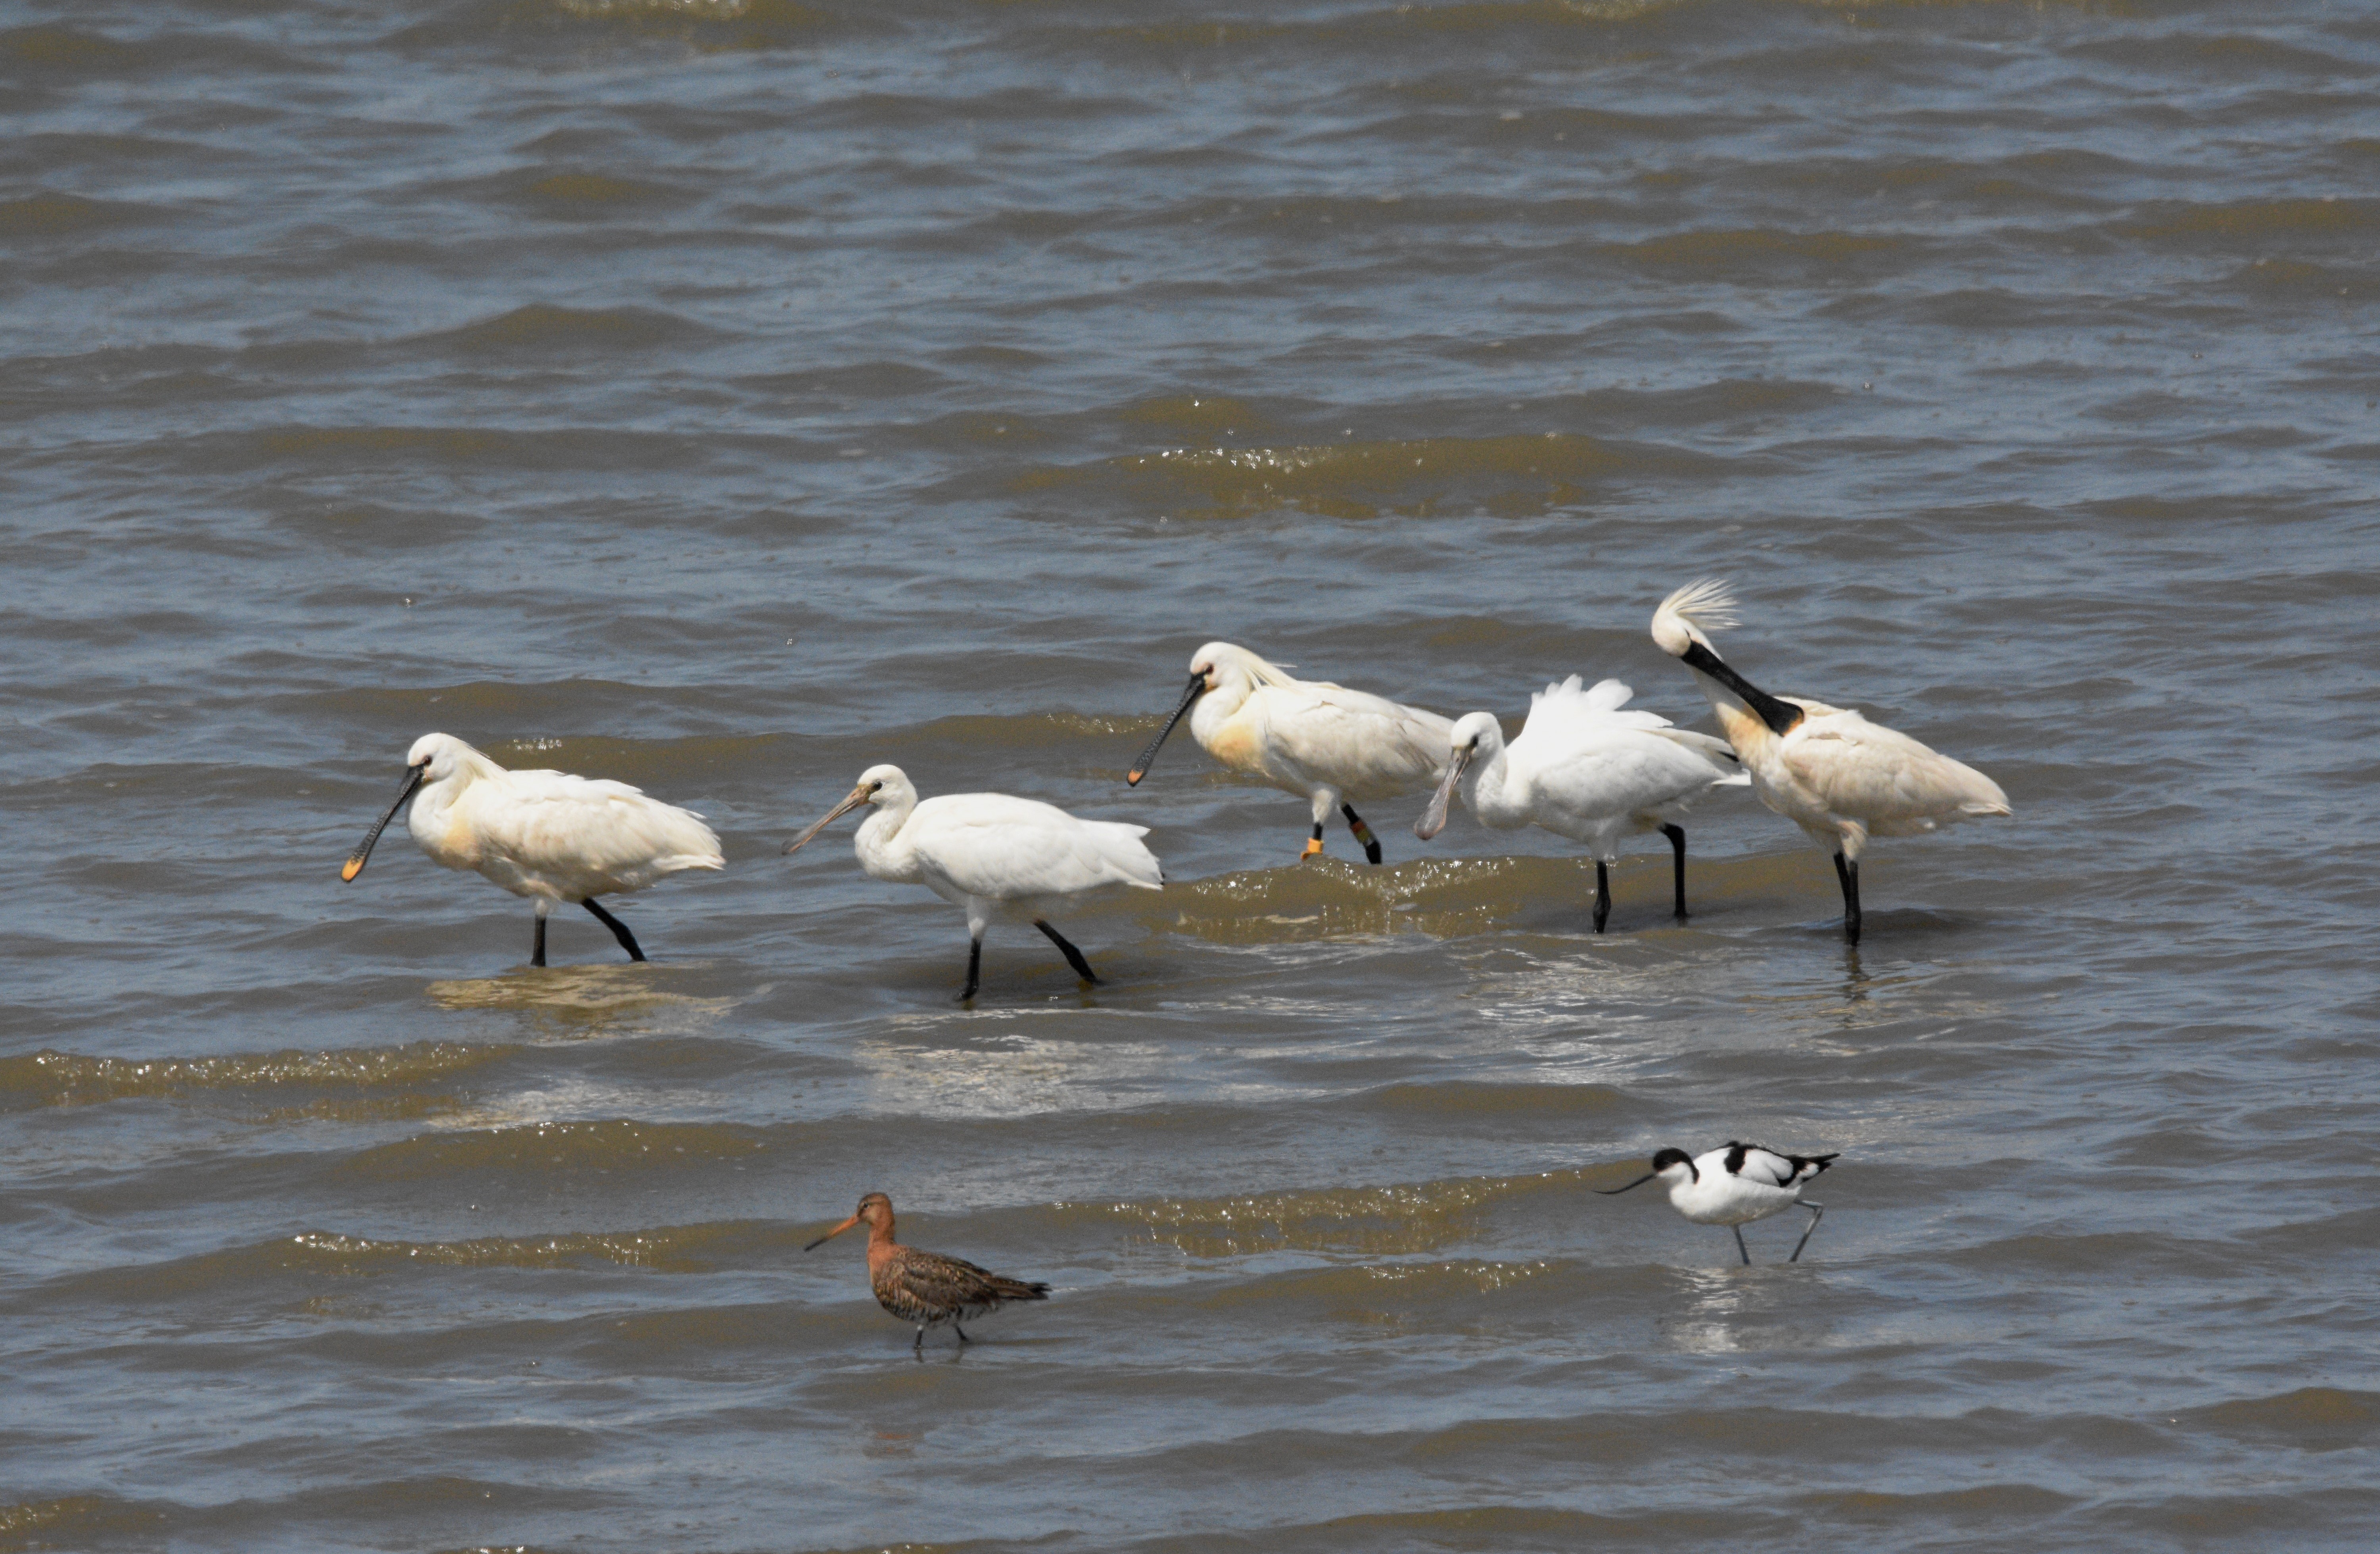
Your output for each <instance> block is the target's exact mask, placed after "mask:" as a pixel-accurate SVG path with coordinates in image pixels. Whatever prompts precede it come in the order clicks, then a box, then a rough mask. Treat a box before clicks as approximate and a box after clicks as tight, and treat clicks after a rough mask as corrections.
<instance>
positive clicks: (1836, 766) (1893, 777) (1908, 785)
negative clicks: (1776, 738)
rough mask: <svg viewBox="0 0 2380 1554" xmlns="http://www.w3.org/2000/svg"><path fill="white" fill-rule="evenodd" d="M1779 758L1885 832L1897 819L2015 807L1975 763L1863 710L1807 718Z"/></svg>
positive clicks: (1832, 803)
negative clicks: (1869, 716) (1958, 758)
mask: <svg viewBox="0 0 2380 1554" xmlns="http://www.w3.org/2000/svg"><path fill="white" fill-rule="evenodd" d="M1778 755H1779V759H1780V760H1781V761H1782V762H1783V763H1784V765H1785V768H1786V770H1787V771H1791V773H1792V774H1793V776H1794V777H1795V778H1796V779H1797V780H1798V781H1799V782H1801V783H1803V785H1804V786H1806V787H1807V788H1809V789H1810V790H1811V791H1812V792H1814V793H1815V794H1817V795H1821V796H1822V797H1823V798H1824V800H1825V801H1826V803H1827V804H1828V806H1829V807H1832V808H1834V809H1837V810H1839V811H1840V812H1842V813H1845V814H1852V815H1858V816H1860V817H1861V818H1862V819H1866V820H1867V821H1868V825H1869V829H1870V830H1871V831H1874V832H1877V833H1878V834H1889V832H1888V830H1887V828H1888V827H1889V826H1890V825H1892V824H1893V823H1895V822H1897V821H1917V820H1922V819H1927V818H1930V817H1940V816H1947V815H1956V814H1961V813H1964V814H1970V815H2005V814H2007V813H2008V812H2009V807H2008V795H2006V794H2004V793H2002V792H2001V791H2000V788H1999V784H1998V783H1995V782H1993V781H1992V780H1991V779H1990V778H1988V777H1986V776H1985V775H1984V774H1983V773H1982V772H1980V771H1976V770H1975V769H1974V768H1973V767H1971V766H1968V765H1965V764H1964V763H1962V762H1960V761H1955V760H1952V759H1950V758H1949V757H1948V756H1946V755H1943V754H1942V753H1941V752H1940V751H1938V750H1936V749H1934V748H1932V747H1929V746H1927V745H1925V743H1923V742H1922V741H1920V740H1916V739H1913V738H1911V737H1910V736H1909V735H1905V734H1903V733H1901V732H1900V730H1899V729H1892V728H1887V727H1885V726H1884V725H1883V724H1881V723H1872V722H1868V721H1867V719H1865V718H1864V717H1862V716H1861V715H1860V714H1859V713H1857V712H1833V713H1829V714H1828V715H1827V716H1825V717H1820V718H1810V719H1807V720H1805V721H1803V722H1802V723H1801V724H1799V725H1798V726H1797V727H1795V728H1794V730H1793V731H1792V732H1791V734H1789V735H1786V736H1785V738H1784V739H1783V740H1782V741H1781V742H1780V744H1779V750H1778Z"/></svg>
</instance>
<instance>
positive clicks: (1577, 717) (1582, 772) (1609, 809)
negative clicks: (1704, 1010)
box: [1414, 674, 1746, 933]
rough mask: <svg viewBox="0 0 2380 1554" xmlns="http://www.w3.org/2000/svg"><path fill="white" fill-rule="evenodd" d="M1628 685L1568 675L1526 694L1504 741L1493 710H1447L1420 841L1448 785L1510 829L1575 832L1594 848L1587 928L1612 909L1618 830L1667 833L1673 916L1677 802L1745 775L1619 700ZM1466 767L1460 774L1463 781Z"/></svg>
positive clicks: (1704, 739) (1726, 754)
mask: <svg viewBox="0 0 2380 1554" xmlns="http://www.w3.org/2000/svg"><path fill="white" fill-rule="evenodd" d="M1634 694H1635V693H1634V692H1633V691H1632V690H1630V689H1629V688H1628V687H1627V686H1624V685H1622V684H1621V683H1620V682H1619V681H1617V680H1605V681H1602V682H1601V683H1599V684H1597V686H1596V687H1595V688H1594V689H1593V690H1581V689H1580V688H1579V676H1577V675H1575V674H1573V675H1572V676H1571V677H1570V678H1569V679H1567V680H1564V681H1563V682H1562V683H1561V684H1560V685H1558V686H1547V687H1546V688H1545V689H1544V690H1542V691H1538V692H1536V694H1534V695H1532V696H1531V697H1530V698H1529V722H1528V724H1527V726H1526V727H1524V728H1523V729H1522V730H1521V735H1520V737H1519V738H1517V739H1515V740H1513V741H1512V743H1511V744H1510V745H1507V744H1505V743H1504V727H1503V725H1502V724H1501V723H1500V722H1497V721H1496V715H1495V714H1494V713H1492V712H1472V713H1468V714H1466V715H1465V716H1463V717H1462V718H1460V719H1458V720H1456V722H1455V724H1454V727H1453V729H1452V731H1451V733H1450V735H1448V738H1449V740H1450V743H1451V748H1452V751H1453V759H1452V761H1451V763H1450V764H1449V765H1448V767H1447V770H1446V776H1445V777H1444V778H1443V779H1442V780H1441V781H1440V782H1439V784H1438V792H1437V793H1436V794H1435V795H1432V796H1431V798H1430V801H1429V807H1428V808H1427V810H1425V811H1423V813H1422V817H1421V819H1418V820H1415V822H1414V834H1415V836H1418V837H1420V838H1421V839H1422V840H1423V841H1425V842H1427V841H1428V840H1429V839H1430V838H1431V837H1433V836H1436V835H1437V834H1438V833H1439V831H1440V830H1442V829H1443V828H1444V827H1445V825H1446V812H1447V807H1448V806H1449V805H1450V804H1451V803H1452V802H1453V798H1454V791H1455V789H1456V787H1457V786H1458V785H1460V786H1462V788H1463V802H1464V803H1466V804H1468V805H1469V806H1470V807H1471V812H1472V813H1473V814H1474V815H1476V816H1477V817H1478V818H1479V821H1480V823H1481V824H1482V825H1487V826H1491V827H1493V828H1495V829H1496V830H1498V831H1514V830H1517V829H1519V828H1520V827H1522V826H1525V825H1536V826H1542V827H1544V828H1545V829H1546V830H1548V831H1549V832H1553V833H1554V834H1555V835H1557V836H1567V837H1569V838H1570V839H1571V840H1572V841H1573V842H1584V843H1585V844H1587V846H1588V848H1589V850H1590V851H1591V852H1592V853H1593V855H1594V857H1595V931H1596V932H1597V933H1601V932H1602V931H1603V925H1604V922H1605V920H1606V919H1607V918H1609V917H1610V916H1611V872H1610V866H1611V865H1612V864H1614V863H1616V862H1618V861H1619V858H1620V839H1621V837H1623V836H1629V835H1633V834H1634V833H1635V832H1647V831H1658V832H1660V833H1661V834H1662V835H1664V836H1666V837H1668V838H1669V839H1670V851H1671V855H1672V857H1673V859H1674V863H1673V868H1672V875H1673V880H1674V884H1675V887H1676V896H1677V915H1678V916H1679V917H1684V916H1685V915H1686V832H1685V828H1684V827H1682V826H1680V825H1679V824H1677V820H1678V819H1679V818H1680V817H1682V815H1684V814H1685V812H1686V807H1687V806H1688V805H1690V804H1692V803H1693V802H1694V800H1695V799H1697V798H1700V797H1701V796H1702V795H1705V794H1706V793H1708V792H1710V790H1711V789H1713V788H1715V787H1718V786H1721V785H1723V784H1726V783H1735V784H1737V785H1739V786H1741V785H1742V784H1743V783H1744V782H1745V781H1746V779H1745V777H1744V775H1743V770H1742V768H1741V767H1740V766H1739V764H1738V763H1737V761H1736V759H1735V752H1734V751H1732V750H1730V749H1729V748H1728V746H1727V741H1726V740H1724V739H1720V738H1717V737H1715V736H1713V735H1707V734H1696V733H1694V732H1693V731H1692V730H1690V729H1682V728H1672V727H1670V720H1669V719H1667V718H1664V717H1662V716H1660V715H1659V714H1658V713H1654V712H1641V711H1640V712H1626V711H1622V710H1621V708H1623V707H1625V706H1626V705H1627V703H1628V698H1630V697H1632V696H1633V695H1634ZM1466 776H1467V777H1468V778H1469V779H1470V781H1469V782H1468V783H1464V781H1463V779H1464V778H1465V777H1466Z"/></svg>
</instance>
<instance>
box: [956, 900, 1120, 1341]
mask: <svg viewBox="0 0 2380 1554" xmlns="http://www.w3.org/2000/svg"><path fill="white" fill-rule="evenodd" d="M1033 926H1034V927H1035V928H1037V929H1040V930H1041V931H1042V932H1043V933H1044V934H1046V935H1048V936H1049V940H1050V943H1052V944H1055V945H1056V946H1057V947H1058V953H1060V954H1062V955H1063V956H1065V957H1066V964H1067V965H1071V966H1073V967H1074V968H1075V976H1077V977H1081V978H1082V979H1083V980H1084V981H1086V982H1089V983H1092V984H1094V985H1096V984H1097V983H1098V981H1099V978H1098V977H1094V976H1092V975H1091V963H1090V962H1088V961H1087V960H1085V959H1083V953H1082V952H1081V951H1080V950H1077V949H1075V947H1074V946H1073V945H1072V944H1069V943H1067V942H1066V936H1065V935H1064V934H1062V933H1060V932H1059V931H1058V930H1057V929H1053V928H1051V927H1050V925H1049V924H1047V923H1045V922H1043V921H1042V920H1041V919H1040V918H1038V917H1036V918H1034V919H1033ZM951 1325H952V1326H953V1327H956V1326H958V1324H957V1323H955V1322H953V1323H952V1324H951Z"/></svg>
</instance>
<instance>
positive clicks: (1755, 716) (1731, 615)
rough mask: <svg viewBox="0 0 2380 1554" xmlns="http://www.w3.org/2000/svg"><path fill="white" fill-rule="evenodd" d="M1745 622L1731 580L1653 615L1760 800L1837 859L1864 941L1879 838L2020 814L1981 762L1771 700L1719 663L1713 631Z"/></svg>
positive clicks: (1850, 932) (1849, 934) (1678, 598)
mask: <svg viewBox="0 0 2380 1554" xmlns="http://www.w3.org/2000/svg"><path fill="white" fill-rule="evenodd" d="M1731 625H1735V599H1734V596H1733V595H1732V594H1730V592H1729V591H1728V588H1727V585H1726V584H1725V583H1724V582H1720V581H1718V580H1716V579H1706V580H1704V581H1702V582H1699V583H1690V584H1688V585H1687V586H1686V587H1684V588H1682V589H1679V590H1678V591H1677V592H1675V593H1673V594H1671V595H1670V597H1669V598H1667V599H1665V600H1663V601H1661V607H1660V608H1659V609H1658V610H1656V611H1654V612H1653V640H1654V642H1655V643H1657V644H1658V646H1659V647H1660V649H1661V650H1662V651H1663V652H1665V653H1670V654H1673V655H1675V656H1676V657H1678V658H1681V659H1683V660H1684V661H1685V664H1686V667H1687V668H1688V669H1691V670H1693V671H1694V679H1695V680H1696V681H1697V682H1698V683H1700V685H1701V686H1702V688H1703V695H1705V696H1706V697H1708V698H1710V704H1711V709H1712V710H1713V711H1715V712H1717V713H1718V726H1719V732H1720V733H1722V734H1724V735H1727V739H1728V743H1729V744H1730V745H1732V746H1734V747H1735V753H1736V755H1737V757H1738V758H1739V759H1742V760H1743V769H1744V771H1747V772H1749V773H1750V774H1751V776H1752V791H1753V792H1754V793H1755V794H1758V795H1760V802H1761V803H1763V804H1765V805H1767V807H1769V808H1771V809H1773V810H1775V811H1776V812H1777V813H1779V815H1782V816H1784V817H1785V818H1786V819H1789V820H1791V821H1792V822H1793V823H1794V824H1795V825H1797V826H1800V827H1801V828H1802V832H1803V834H1804V835H1805V836H1807V837H1809V839H1810V840H1811V841H1812V842H1815V843H1816V844H1818V846H1819V848H1820V849H1821V850H1823V851H1825V852H1828V853H1831V854H1833V855H1834V859H1835V878H1836V880H1838V881H1839V882H1840V884H1841V885H1842V888H1843V935H1844V937H1845V938H1847V939H1849V940H1850V941H1852V943H1854V944H1856V943H1858V942H1859V936H1860V896H1859V860H1860V854H1861V853H1862V852H1863V851H1864V850H1865V848H1866V846H1867V841H1868V838H1869V837H1871V836H1916V835H1920V834H1922V833H1924V832H1929V831H1932V830H1934V829H1935V828H1936V827H1937V826H1946V825H1949V824H1950V823H1951V822H1953V821H1955V820H1963V819H1968V818H1969V817H1970V816H1979V815H2006V814H2008V813H2010V809H2009V801H2008V795H2006V794H2004V793H2002V792H2001V791H2000V785H1999V784H1998V783H1995V782H1993V781H1992V780H1991V779H1990V778H1988V777H1986V776H1985V775H1984V774H1983V773H1982V772H1980V771H1976V770H1975V769H1974V768H1973V767H1972V766H1967V765H1964V764H1962V763H1961V762H1959V761H1955V760H1952V759H1950V758H1949V757H1948V756H1946V755H1943V754H1941V753H1940V752H1938V751H1937V750H1934V749H1932V748H1929V747H1926V746H1925V745H1922V744H1920V743H1918V742H1917V741H1916V740H1914V739H1912V738H1910V737H1909V735H1905V734H1902V733H1900V731H1899V730H1897V729H1889V728H1887V727H1885V726H1884V725H1883V724H1882V723H1872V722H1868V721H1867V720H1866V719H1865V718H1864V717H1862V716H1860V714H1859V713H1857V712H1853V711H1848V710H1844V709H1842V708H1840V707H1829V706H1828V705H1827V704H1826V703H1825V702H1823V701H1812V700H1809V699H1807V698H1803V697H1798V696H1785V697H1778V696H1770V695H1769V694H1768V693H1767V692H1766V691H1763V690H1761V689H1760V688H1759V687H1757V686H1754V685H1753V684H1752V682H1750V681H1749V680H1746V679H1745V678H1744V677H1743V675H1741V674H1737V673H1736V672H1735V671H1734V670H1733V669H1732V668H1730V667H1729V666H1728V665H1727V664H1726V663H1724V662H1720V659H1719V656H1718V650H1716V649H1714V648H1713V647H1712V646H1711V639H1710V637H1708V636H1707V635H1706V634H1707V633H1709V632H1713V631H1725V630H1726V629H1727V628H1728V627H1730V626H1731Z"/></svg>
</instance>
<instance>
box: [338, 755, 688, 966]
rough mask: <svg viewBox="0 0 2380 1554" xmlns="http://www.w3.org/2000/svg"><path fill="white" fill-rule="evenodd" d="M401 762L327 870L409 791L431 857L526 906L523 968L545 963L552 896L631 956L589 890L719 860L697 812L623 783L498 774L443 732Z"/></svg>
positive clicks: (360, 857) (352, 869)
mask: <svg viewBox="0 0 2380 1554" xmlns="http://www.w3.org/2000/svg"><path fill="white" fill-rule="evenodd" d="M405 765H406V774H405V786H404V787H402V788H400V789H398V790H397V795H396V802H395V803H394V804H392V805H390V806H389V807H388V813H386V814H384V815H383V816H382V817H381V818H380V820H379V822H378V823H377V824H375V825H374V826H373V827H372V828H371V830H370V831H369V832H366V833H365V834H364V839H363V844H362V845H360V846H358V848H357V849H356V850H355V851H354V852H353V853H351V854H349V855H348V856H347V862H346V867H345V868H342V869H340V870H339V878H340V879H342V880H353V879H354V878H355V877H356V876H357V875H358V874H361V873H362V872H363V871H364V865H365V863H366V862H368V861H369V860H370V857H371V850H372V844H374V843H376V842H378V841H379V840H380V833H381V832H383V831H384V830H386V829H387V827H388V822H389V821H391V820H393V819H396V812H397V811H398V810H399V809H402V808H404V807H405V801H406V800H407V799H408V798H409V799H411V800H413V812H412V813H411V814H409V815H407V817H406V819H405V824H406V829H407V830H408V831H410V832H412V833H413V840H414V842H415V843H416V844H418V845H419V847H420V848H421V850H422V851H423V852H425V853H427V854H429V855H430V860H431V862H432V863H436V864H440V865H443V867H445V868H468V869H473V870H476V871H477V872H478V873H479V874H480V875H481V876H482V877H483V878H485V879H487V880H490V881H491V882H492V883H494V884H498V885H502V886H503V887H504V889H506V890H508V891H510V892H513V894H515V895H519V896H527V897H528V898H529V899H530V900H531V901H533V902H535V903H536V904H537V938H536V941H535V942H534V945H533V947H532V948H531V950H530V951H529V958H528V964H529V965H544V964H545V918H546V915H547V914H548V913H550V912H552V911H553V905H554V903H556V902H561V901H575V902H577V904H579V905H581V906H584V907H585V908H587V910H588V911H589V912H591V913H593V914H594V916H595V920H596V921H597V922H599V923H601V924H602V925H603V926H604V927H605V928H607V929H611V930H612V937H613V938H614V939H616V940H618V941H620V948H622V949H623V950H625V951H627V952H628V958H629V959H630V960H632V961H640V960H643V959H644V958H645V953H644V952H643V951H642V950H640V949H638V948H637V936H636V935H635V934H632V933H630V932H629V931H628V925H627V924H625V923H624V922H622V921H620V919H619V918H617V917H613V916H612V914H610V913H609V912H606V911H604V910H603V908H602V907H601V906H599V905H597V904H596V902H595V898H596V897H597V896H599V895H623V894H625V893H626V892H630V891H641V890H643V889H644V888H645V887H646V886H647V885H650V884H651V883H652V882H653V881H654V880H658V879H660V878H661V877H662V875H664V874H674V873H676V872H677V871H678V870H679V869H681V868H720V867H722V865H724V864H725V862H726V860H725V859H724V858H722V857H721V856H720V854H719V838H718V837H716V836H714V835H712V834H711V831H710V827H709V826H707V825H704V824H703V823H702V817H701V816H699V815H698V814H696V813H694V811H692V810H690V809H680V808H678V807H676V806H674V805H669V804H663V803H662V801H661V800H659V799H657V798H647V797H646V796H645V795H643V794H642V793H640V792H638V791H637V789H635V788H632V787H630V786H628V784H627V783H610V782H603V781H601V780H599V779H594V778H588V777H574V776H572V775H571V774H570V773H568V772H566V771H505V770H504V768H503V767H501V766H498V765H497V764H496V763H495V762H494V761H492V760H490V759H488V758H487V757H485V756H483V755H481V754H480V752H479V751H477V750H475V749H473V748H471V747H469V746H468V745H466V744H464V743H463V742H462V741H461V740H459V739H457V738H455V736H454V735H451V734H425V735H422V736H421V737H420V738H419V739H417V740H415V741H414V742H413V748H412V749H410V750H408V751H407V752H406V756H405Z"/></svg>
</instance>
